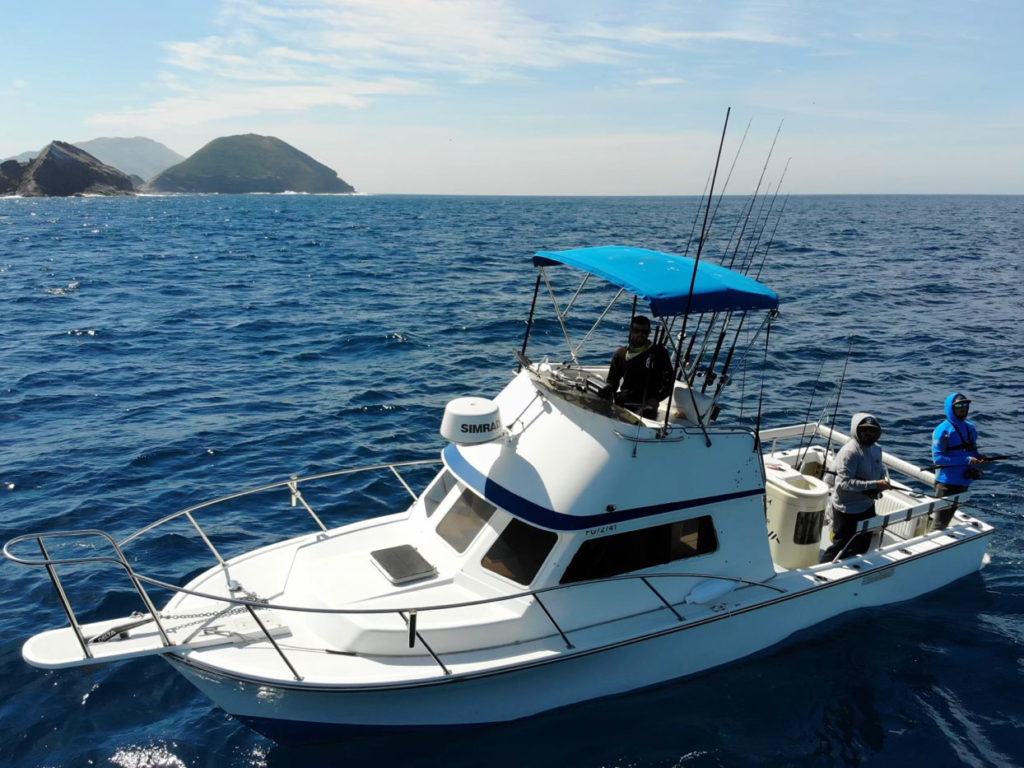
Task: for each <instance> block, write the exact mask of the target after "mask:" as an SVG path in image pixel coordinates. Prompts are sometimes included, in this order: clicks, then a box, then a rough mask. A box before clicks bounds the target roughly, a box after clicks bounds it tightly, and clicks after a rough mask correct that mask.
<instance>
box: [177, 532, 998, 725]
mask: <svg viewBox="0 0 1024 768" xmlns="http://www.w3.org/2000/svg"><path fill="white" fill-rule="evenodd" d="M989 534H990V531H989V532H986V533H983V534H980V535H975V536H971V537H969V538H966V539H961V540H959V541H956V542H955V543H950V544H948V545H946V546H943V547H942V548H941V549H939V550H934V551H932V552H930V553H927V554H922V555H920V556H916V557H913V558H910V559H903V560H900V561H898V562H894V563H889V564H881V565H879V564H876V565H875V566H867V565H866V567H865V570H864V572H863V573H857V572H853V575H849V576H844V577H836V579H835V580H832V581H828V582H822V583H818V584H815V585H814V586H805V587H803V588H798V589H791V590H787V592H786V593H783V594H775V595H774V596H773V597H771V598H770V599H766V600H763V601H760V602H756V603H751V604H749V605H746V606H745V607H741V608H732V607H728V606H726V605H725V603H724V602H723V604H722V608H721V611H720V612H719V613H715V614H714V615H712V616H709V617H707V618H703V619H700V620H696V621H691V622H685V621H684V622H681V623H680V624H679V625H678V626H674V627H671V628H669V629H666V630H663V631H660V632H656V633H652V634H649V635H646V636H643V637H638V638H633V639H630V640H626V641H622V642H618V643H614V644H610V645H606V646H603V647H600V648H593V649H587V650H579V651H573V650H570V651H567V652H566V653H565V654H563V655H560V656H557V657H554V658H552V659H550V660H546V661H543V662H536V663H532V664H524V665H520V666H516V667H510V668H505V669H500V670H493V671H490V672H487V673H481V674H476V675H468V674H467V675H450V676H447V677H439V678H437V679H435V680H433V681H430V682H421V683H418V684H407V685H401V686H399V685H393V686H376V687H369V686H363V687H356V686H351V687H350V686H314V685H311V684H303V683H302V682H301V681H299V682H295V683H289V684H281V683H279V682H277V683H270V682H267V681H259V680H247V679H243V678H241V677H238V676H235V675H226V674H224V673H223V672H222V671H218V670H217V669H213V668H209V667H204V666H200V665H198V664H196V663H194V662H192V661H189V660H188V659H187V658H186V657H185V656H183V655H168V656H167V658H168V660H169V661H170V662H171V663H172V664H173V665H174V667H175V668H176V669H177V670H178V671H179V672H180V673H181V674H182V675H184V676H185V677H186V678H187V679H189V680H190V681H191V682H192V683H193V684H194V685H195V686H196V687H197V688H199V689H200V690H201V691H202V692H203V693H205V694H206V695H207V696H208V697H209V698H211V699H212V700H213V701H214V702H216V703H217V704H218V705H219V706H220V707H221V708H223V709H224V710H226V711H227V712H229V713H231V714H232V715H234V716H236V717H238V718H239V719H240V720H242V721H244V722H246V724H248V725H249V726H250V727H252V728H253V729H254V730H257V731H260V732H262V733H264V734H266V735H268V736H270V737H271V738H274V739H276V740H279V741H309V740H316V739H319V738H325V737H328V734H333V735H334V736H337V735H339V734H341V733H343V732H344V731H345V730H357V731H363V730H370V731H373V730H380V729H418V728H431V729H434V728H443V727H464V726H473V725H484V724H489V723H500V722H506V721H510V720H516V719H520V718H524V717H528V716H531V715H534V714H537V713H540V712H544V711H547V710H551V709H556V708H560V707H565V706H568V705H571V704H576V703H579V702H583V701H587V700H591V699H596V698H601V697H607V696H613V695H616V694H621V693H625V692H628V691H634V690H638V689H642V688H647V687H652V686H656V685H660V684H664V683H667V682H670V681H673V680H678V679H680V678H684V677H688V676H691V675H695V674H698V673H701V672H705V671H707V670H710V669H713V668H715V667H718V666H721V665H723V664H728V663H730V662H733V661H736V660H738V659H742V658H744V657H747V656H750V655H753V654H756V653H758V652H760V651H764V650H766V649H769V648H771V647H772V646H774V645H777V644H779V643H781V642H782V641H784V640H786V638H788V637H790V636H791V635H793V634H795V633H797V632H800V631H802V630H806V629H809V628H811V627H814V626H817V625H820V624H822V623H823V622H827V621H828V620H829V619H832V618H835V617H837V616H839V615H841V614H844V613H847V612H849V611H854V610H857V609H861V608H869V607H874V606H881V605H886V604H891V603H896V602H901V601H904V600H909V599H912V598H914V597H917V596H919V595H922V594H925V593H928V592H931V591H934V590H937V589H939V588H941V587H943V586H945V585H947V584H949V583H951V582H953V581H956V580H957V579H960V578H963V577H965V576H968V575H970V574H972V573H974V572H976V571H977V570H979V569H980V568H981V567H982V565H983V564H984V558H985V552H986V547H987V544H988V539H989ZM788 575H791V576H796V577H798V578H800V580H801V583H803V584H807V583H809V582H810V581H813V580H812V579H810V577H809V576H808V575H807V574H806V573H804V574H797V573H796V572H791V574H788ZM779 583H781V579H780V581H779ZM794 583H795V582H794Z"/></svg>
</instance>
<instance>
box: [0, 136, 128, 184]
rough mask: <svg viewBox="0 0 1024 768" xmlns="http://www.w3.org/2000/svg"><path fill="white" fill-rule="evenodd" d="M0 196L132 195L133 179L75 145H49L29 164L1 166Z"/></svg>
mask: <svg viewBox="0 0 1024 768" xmlns="http://www.w3.org/2000/svg"><path fill="white" fill-rule="evenodd" d="M0 194H18V195H22V196H24V197H69V196H71V195H131V194H134V187H133V186H132V182H131V179H129V178H128V177H127V176H126V175H125V174H123V173H121V171H119V170H117V169H116V168H112V167H111V166H109V165H105V164H103V163H101V162H100V161H99V160H97V159H96V158H95V157H93V156H92V155H90V154H89V153H88V152H85V151H83V150H81V149H79V148H78V147H76V146H74V145H73V144H68V143H67V142H63V141H53V142H50V143H49V144H48V145H47V146H46V147H45V148H44V149H43V151H42V152H40V153H39V156H38V157H37V158H35V160H33V161H32V162H30V163H19V162H17V161H16V160H8V161H7V162H5V163H3V164H2V165H0Z"/></svg>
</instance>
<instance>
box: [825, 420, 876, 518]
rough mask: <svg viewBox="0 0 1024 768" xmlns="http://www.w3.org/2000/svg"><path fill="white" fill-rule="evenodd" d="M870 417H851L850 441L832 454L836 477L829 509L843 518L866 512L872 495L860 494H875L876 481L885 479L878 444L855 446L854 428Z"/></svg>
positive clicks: (855, 432)
mask: <svg viewBox="0 0 1024 768" xmlns="http://www.w3.org/2000/svg"><path fill="white" fill-rule="evenodd" d="M869 416H871V414H870V413H855V414H853V418H852V419H851V420H850V433H851V434H852V435H853V437H852V438H851V439H850V441H849V442H847V443H846V445H844V446H843V447H842V448H840V449H839V452H838V453H836V457H835V461H834V463H833V465H832V466H833V467H834V468H835V473H836V484H835V490H834V492H833V495H832V507H833V509H835V510H836V511H838V512H842V513H844V514H847V515H856V514H859V513H861V512H866V511H867V510H868V509H870V508H871V505H872V504H874V503H875V499H874V497H873V496H872V495H869V494H866V493H864V491H874V490H877V485H876V484H875V481H876V480H881V479H882V478H884V477H885V467H884V466H883V465H882V449H881V448H879V447H878V443H875V444H874V445H861V444H860V443H859V442H857V427H858V426H859V425H860V423H861V422H862V421H864V419H866V418H868V417H869Z"/></svg>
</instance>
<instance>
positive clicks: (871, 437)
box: [857, 428, 882, 445]
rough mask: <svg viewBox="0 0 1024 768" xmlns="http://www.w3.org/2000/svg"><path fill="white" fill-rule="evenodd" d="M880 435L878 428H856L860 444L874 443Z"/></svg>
mask: <svg viewBox="0 0 1024 768" xmlns="http://www.w3.org/2000/svg"><path fill="white" fill-rule="evenodd" d="M881 436H882V433H881V431H879V430H878V429H871V428H868V429H864V428H860V429H858V430H857V442H858V443H860V444H861V445H874V444H875V443H877V442H878V438H880V437H881Z"/></svg>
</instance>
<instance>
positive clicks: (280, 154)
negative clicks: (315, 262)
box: [146, 133, 355, 194]
mask: <svg viewBox="0 0 1024 768" xmlns="http://www.w3.org/2000/svg"><path fill="white" fill-rule="evenodd" d="M146 190H147V191H150V192H220V193H227V194H231V193H235V194H237V193H246V192H312V193H322V192H335V193H351V192H355V188H354V187H352V185H350V184H347V183H346V182H344V181H343V180H342V179H340V178H338V174H337V173H336V172H335V171H333V170H331V169H330V168H328V167H327V166H326V165H323V164H322V163H318V162H317V161H316V160H314V159H313V158H312V157H310V156H309V155H307V154H305V153H303V152H300V151H299V150H297V149H295V147H293V146H291V145H290V144H287V143H285V142H283V141H281V140H280V139H277V138H274V137H273V136H258V135H256V134H252V133H249V134H245V135H242V136H225V137H222V138H219V139H214V140H213V141H211V142H210V143H209V144H207V145H206V146H205V147H203V148H202V149H200V150H199V151H198V152H196V153H195V154H194V155H192V156H191V157H189V158H188V159H187V160H185V161H183V162H181V163H178V164H177V165H174V166H171V167H170V168H168V169H166V170H165V171H163V172H162V173H159V174H157V175H156V176H155V177H154V178H153V179H151V180H150V181H149V183H148V184H147V185H146Z"/></svg>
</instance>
